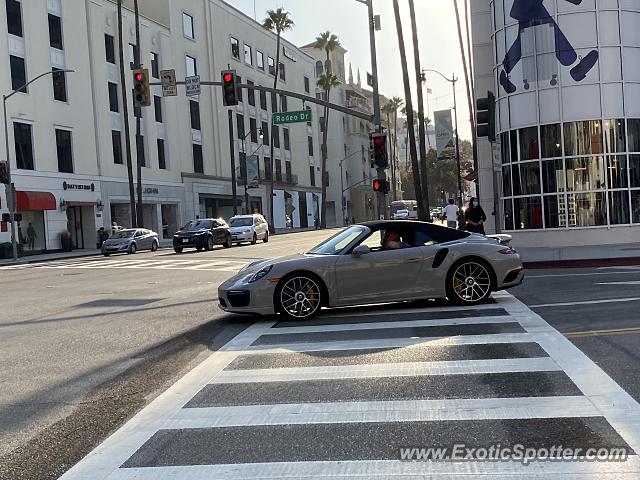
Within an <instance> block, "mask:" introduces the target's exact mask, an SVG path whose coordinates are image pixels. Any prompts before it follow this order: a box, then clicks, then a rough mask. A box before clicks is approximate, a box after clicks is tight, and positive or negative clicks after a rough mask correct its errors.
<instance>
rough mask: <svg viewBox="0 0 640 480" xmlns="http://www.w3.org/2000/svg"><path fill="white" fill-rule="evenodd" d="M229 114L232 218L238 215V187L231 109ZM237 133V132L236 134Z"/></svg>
mask: <svg viewBox="0 0 640 480" xmlns="http://www.w3.org/2000/svg"><path fill="white" fill-rule="evenodd" d="M227 112H228V113H229V151H230V153H231V196H232V197H233V216H236V215H238V187H237V186H236V155H235V150H236V149H235V145H234V141H233V109H231V108H230V109H229V110H227ZM238 133H239V132H238Z"/></svg>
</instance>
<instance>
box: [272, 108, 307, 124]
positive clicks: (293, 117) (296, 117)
mask: <svg viewBox="0 0 640 480" xmlns="http://www.w3.org/2000/svg"><path fill="white" fill-rule="evenodd" d="M272 120H273V124H274V125H283V124H287V123H306V122H310V121H311V110H299V111H297V112H280V113H274V114H273V118H272Z"/></svg>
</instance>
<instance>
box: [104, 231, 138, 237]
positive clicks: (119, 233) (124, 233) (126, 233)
mask: <svg viewBox="0 0 640 480" xmlns="http://www.w3.org/2000/svg"><path fill="white" fill-rule="evenodd" d="M135 233H136V231H135V230H118V231H117V232H113V233H112V234H111V237H110V238H131V237H133V236H134V235H135Z"/></svg>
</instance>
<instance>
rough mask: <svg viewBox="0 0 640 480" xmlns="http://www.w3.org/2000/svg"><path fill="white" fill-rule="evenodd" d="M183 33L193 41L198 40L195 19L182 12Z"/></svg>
mask: <svg viewBox="0 0 640 480" xmlns="http://www.w3.org/2000/svg"><path fill="white" fill-rule="evenodd" d="M182 32H183V33H184V36H185V37H187V38H190V39H191V40H193V39H195V38H196V37H195V32H194V29H193V17H192V16H191V15H189V14H188V13H185V12H182Z"/></svg>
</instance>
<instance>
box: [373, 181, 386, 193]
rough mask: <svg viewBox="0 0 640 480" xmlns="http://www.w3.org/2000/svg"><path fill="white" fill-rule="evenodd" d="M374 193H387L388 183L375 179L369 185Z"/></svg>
mask: <svg viewBox="0 0 640 480" xmlns="http://www.w3.org/2000/svg"><path fill="white" fill-rule="evenodd" d="M371 186H372V187H373V191H374V192H379V193H384V194H386V193H389V182H388V181H387V180H383V179H381V178H376V179H374V180H373V182H372V183H371Z"/></svg>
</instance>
